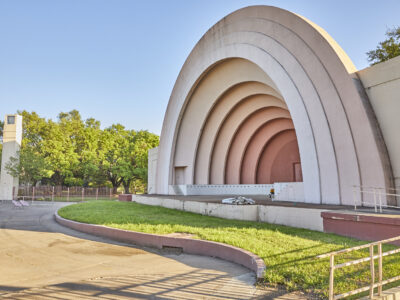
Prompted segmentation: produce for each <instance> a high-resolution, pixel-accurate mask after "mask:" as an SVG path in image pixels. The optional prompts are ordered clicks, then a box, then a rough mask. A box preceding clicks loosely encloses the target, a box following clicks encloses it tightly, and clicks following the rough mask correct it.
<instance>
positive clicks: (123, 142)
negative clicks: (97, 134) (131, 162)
mask: <svg viewBox="0 0 400 300" xmlns="http://www.w3.org/2000/svg"><path fill="white" fill-rule="evenodd" d="M127 138H128V131H127V130H125V127H124V126H122V125H121V124H114V125H112V126H111V127H109V128H106V129H105V130H104V131H103V132H102V136H101V143H102V148H103V151H104V152H103V154H104V156H103V160H102V162H101V168H102V170H103V174H105V176H106V177H107V179H108V180H109V181H110V182H111V184H112V186H113V193H114V194H116V193H117V190H118V187H119V186H120V185H121V184H122V180H123V177H121V175H122V176H123V175H124V173H125V170H126V168H127V166H126V163H125V157H124V151H125V149H126V148H127V147H128V145H129V142H128V139H127Z"/></svg>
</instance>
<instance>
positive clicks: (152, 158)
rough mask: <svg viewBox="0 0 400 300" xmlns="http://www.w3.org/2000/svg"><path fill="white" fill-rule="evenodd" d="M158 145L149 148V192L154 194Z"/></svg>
mask: <svg viewBox="0 0 400 300" xmlns="http://www.w3.org/2000/svg"><path fill="white" fill-rule="evenodd" d="M157 156H158V147H156V148H153V149H149V156H148V161H147V170H148V171H147V193H149V194H154V193H155V190H156V174H157Z"/></svg>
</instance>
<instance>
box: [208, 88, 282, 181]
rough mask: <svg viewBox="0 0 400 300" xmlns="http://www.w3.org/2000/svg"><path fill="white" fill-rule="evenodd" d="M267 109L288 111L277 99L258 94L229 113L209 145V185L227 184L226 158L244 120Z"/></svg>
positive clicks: (243, 101) (244, 100)
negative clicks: (274, 108)
mask: <svg viewBox="0 0 400 300" xmlns="http://www.w3.org/2000/svg"><path fill="white" fill-rule="evenodd" d="M266 107H277V108H281V109H286V105H285V104H284V103H282V102H281V101H280V100H278V99H276V98H275V97H273V96H268V95H260V94H258V95H251V96H249V97H246V98H244V99H243V100H242V101H240V102H239V103H238V104H237V105H236V106H235V107H234V108H233V109H231V110H230V111H229V112H228V113H227V115H226V118H224V120H223V121H222V122H221V124H220V125H219V127H218V131H217V132H216V134H215V137H214V139H213V142H212V143H211V144H210V145H208V148H209V150H210V156H209V158H210V159H209V161H208V164H207V165H206V166H207V167H208V170H209V183H211V184H224V183H225V168H226V163H227V159H226V157H227V155H228V151H229V148H230V145H231V143H232V141H233V139H234V137H235V136H236V134H237V131H238V128H239V127H240V125H241V124H242V123H243V120H245V119H246V118H247V117H248V116H250V115H251V114H253V112H255V111H258V110H260V109H262V108H266ZM273 117H274V116H272V118H273ZM248 134H252V132H248Z"/></svg>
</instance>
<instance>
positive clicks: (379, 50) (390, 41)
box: [367, 26, 400, 65]
mask: <svg viewBox="0 0 400 300" xmlns="http://www.w3.org/2000/svg"><path fill="white" fill-rule="evenodd" d="M386 36H387V39H386V40H384V41H383V42H380V43H379V45H378V46H377V47H376V49H375V50H371V51H368V52H367V55H368V61H369V62H370V63H371V65H375V64H377V63H380V62H383V61H387V60H389V59H391V58H394V57H396V56H399V55H400V26H398V27H395V28H392V29H388V30H387V31H386Z"/></svg>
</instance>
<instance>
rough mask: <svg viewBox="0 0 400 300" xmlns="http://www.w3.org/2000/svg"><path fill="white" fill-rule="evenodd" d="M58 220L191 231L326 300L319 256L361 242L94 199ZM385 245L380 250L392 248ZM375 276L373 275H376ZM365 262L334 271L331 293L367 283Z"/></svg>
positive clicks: (387, 271) (276, 280)
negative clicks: (255, 258)
mask: <svg viewBox="0 0 400 300" xmlns="http://www.w3.org/2000/svg"><path fill="white" fill-rule="evenodd" d="M59 214H60V216H62V217H63V218H66V219H71V220H75V221H78V222H83V223H91V224H101V225H106V226H109V227H114V228H120V229H125V230H133V231H140V232H146V233H157V234H168V233H174V232H183V233H191V234H194V235H195V238H198V239H203V240H210V241H216V242H221V243H226V244H229V245H233V246H236V247H240V248H243V249H246V250H249V251H251V252H253V253H255V254H257V255H258V256H259V257H261V258H262V259H263V260H264V262H265V264H266V266H267V271H266V274H265V282H266V283H269V284H283V285H285V286H286V287H287V288H288V289H289V290H302V291H306V292H312V293H315V294H318V295H320V296H321V297H322V298H326V296H327V289H328V278H329V261H328V259H316V258H315V257H316V256H317V255H319V254H323V253H326V252H330V251H334V250H339V249H343V248H348V247H352V246H356V245H360V244H363V243H366V242H363V241H358V240H355V239H351V238H345V237H341V236H338V235H334V234H325V233H321V232H317V231H312V230H306V229H298V228H293V227H288V226H280V225H272V224H267V223H260V222H250V221H236V220H227V219H221V218H215V217H208V216H202V215H199V214H194V213H188V212H183V211H178V210H173V209H168V208H163V207H158V206H148V205H142V204H137V203H134V202H116V201H94V202H88V203H79V204H74V205H70V206H66V207H63V208H61V209H60V210H59ZM393 248H394V247H393V246H391V245H387V246H384V249H383V250H384V251H387V250H388V249H393ZM366 256H368V249H367V250H366V251H364V250H363V251H357V252H352V253H351V254H346V255H342V256H340V257H338V259H337V260H336V262H337V263H339V262H343V261H347V260H352V259H356V258H360V257H366ZM376 273H377V272H376ZM369 274H370V273H369V262H367V263H364V264H361V265H358V266H352V267H347V268H344V269H340V270H337V271H335V293H342V292H345V291H349V290H352V289H355V288H357V287H360V285H362V286H364V285H367V284H368V283H369V282H370V281H369V280H370V278H369V276H370V275H369ZM399 274H400V257H399V256H396V255H394V256H389V257H385V258H384V279H385V278H389V277H393V276H396V275H399Z"/></svg>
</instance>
